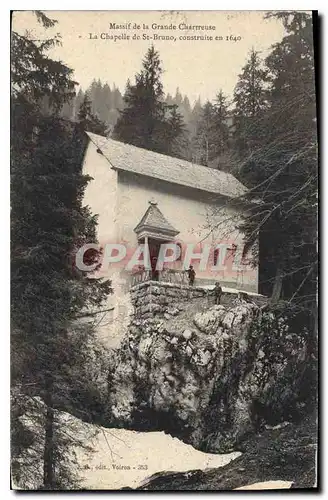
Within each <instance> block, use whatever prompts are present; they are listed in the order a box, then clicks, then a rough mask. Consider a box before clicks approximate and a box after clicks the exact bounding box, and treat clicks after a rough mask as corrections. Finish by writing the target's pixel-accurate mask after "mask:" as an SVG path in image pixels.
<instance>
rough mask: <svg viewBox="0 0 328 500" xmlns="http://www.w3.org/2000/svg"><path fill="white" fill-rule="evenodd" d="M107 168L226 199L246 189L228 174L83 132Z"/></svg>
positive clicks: (240, 194) (241, 193)
mask: <svg viewBox="0 0 328 500" xmlns="http://www.w3.org/2000/svg"><path fill="white" fill-rule="evenodd" d="M86 133H87V135H88V136H89V138H90V140H91V141H92V142H93V143H94V144H95V146H96V147H97V149H98V150H99V151H100V152H101V153H102V154H103V156H104V157H105V158H106V159H107V161H108V162H109V164H110V165H111V167H112V168H113V169H115V170H118V171H126V172H131V173H134V174H139V175H143V176H147V177H152V178H155V179H160V180H163V181H166V182H169V183H171V184H177V185H180V186H186V187H190V188H194V189H198V190H201V191H205V192H208V193H212V194H220V195H222V196H227V197H230V198H235V197H238V196H242V195H243V194H245V193H246V191H247V189H246V187H245V186H244V185H243V184H242V183H241V182H239V181H238V180H237V179H236V178H235V177H234V176H233V175H232V174H229V173H227V172H222V171H220V170H216V169H212V168H208V167H204V166H203V165H198V164H195V163H191V162H189V161H186V160H181V159H180V158H174V157H172V156H167V155H163V154H160V153H155V152H154V151H149V150H147V149H142V148H138V147H136V146H132V145H131V144H126V143H123V142H119V141H116V140H114V139H111V138H106V137H103V136H100V135H97V134H93V133H91V132H86Z"/></svg>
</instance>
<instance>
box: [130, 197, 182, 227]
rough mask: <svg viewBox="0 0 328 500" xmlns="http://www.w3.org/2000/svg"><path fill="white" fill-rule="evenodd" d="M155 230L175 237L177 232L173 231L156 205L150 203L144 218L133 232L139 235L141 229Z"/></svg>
mask: <svg viewBox="0 0 328 500" xmlns="http://www.w3.org/2000/svg"><path fill="white" fill-rule="evenodd" d="M147 228H150V229H155V230H159V231H164V232H167V233H171V234H172V235H177V234H178V233H179V231H178V230H177V229H175V228H174V227H173V226H172V224H170V222H169V221H168V220H167V219H166V218H165V217H164V215H163V214H162V212H161V211H160V209H159V208H158V206H157V203H155V202H152V201H150V202H149V207H148V208H147V210H146V212H145V214H144V216H143V217H142V219H141V221H140V222H139V224H138V225H137V226H136V227H135V229H134V230H135V232H136V233H139V232H140V231H142V230H143V229H147Z"/></svg>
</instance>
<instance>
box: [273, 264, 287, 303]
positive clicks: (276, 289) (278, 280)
mask: <svg viewBox="0 0 328 500" xmlns="http://www.w3.org/2000/svg"><path fill="white" fill-rule="evenodd" d="M283 271H284V268H283V264H282V262H281V261H280V262H279V263H278V266H277V270H276V276H275V279H274V283H273V289H272V294H271V302H274V303H275V302H278V300H279V299H280V297H281V292H282V282H283Z"/></svg>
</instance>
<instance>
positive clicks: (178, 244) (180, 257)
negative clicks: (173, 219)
mask: <svg viewBox="0 0 328 500" xmlns="http://www.w3.org/2000/svg"><path fill="white" fill-rule="evenodd" d="M176 245H177V247H179V248H180V252H179V257H178V258H177V260H181V259H182V245H181V243H176Z"/></svg>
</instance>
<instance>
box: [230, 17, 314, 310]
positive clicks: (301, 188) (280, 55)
mask: <svg viewBox="0 0 328 500" xmlns="http://www.w3.org/2000/svg"><path fill="white" fill-rule="evenodd" d="M272 15H274V14H272ZM277 17H282V18H283V19H284V20H285V26H286V30H287V32H286V35H285V36H284V38H283V39H282V41H281V42H278V43H276V44H275V45H274V46H273V48H272V52H271V53H270V54H269V55H268V57H267V58H266V60H265V70H266V74H267V78H268V91H267V97H266V99H267V105H266V108H265V111H263V110H262V111H258V112H257V116H256V121H255V122H254V130H253V132H254V133H255V132H256V136H257V139H256V141H255V142H253V143H252V144H251V143H248V154H247V155H246V156H243V157H240V158H239V177H240V178H241V180H242V181H244V183H245V184H246V185H247V186H249V187H250V188H251V190H250V191H249V193H248V195H247V197H248V198H249V199H253V200H254V199H256V200H257V202H256V203H253V204H252V208H251V209H250V212H249V214H248V216H247V218H246V222H245V224H244V225H243V227H242V229H243V230H244V231H245V234H246V238H247V240H248V243H249V245H252V243H253V242H254V241H255V240H256V239H257V238H258V237H260V255H258V254H257V255H255V256H256V258H258V256H259V257H260V261H262V262H265V263H266V266H267V268H269V267H271V268H272V271H271V276H270V274H269V275H268V274H267V275H264V276H262V280H264V281H267V283H268V284H269V285H271V286H269V287H267V288H266V290H265V293H268V291H269V290H270V292H271V294H272V298H273V300H278V299H279V298H280V297H285V298H286V299H287V298H288V299H289V300H290V301H292V302H293V303H297V304H298V305H299V306H300V307H304V308H306V309H307V310H310V311H311V310H312V309H315V308H316V275H317V251H316V245H315V241H316V235H317V140H316V103H315V87H314V60H313V49H312V19H311V17H310V16H308V15H307V14H303V13H302V14H301V13H292V14H291V13H286V15H284V14H281V13H278V14H277ZM253 132H252V133H253Z"/></svg>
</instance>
